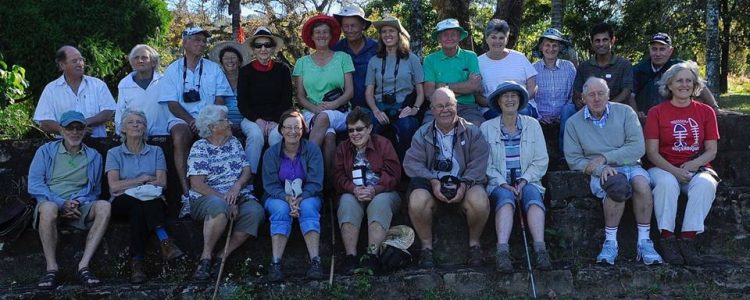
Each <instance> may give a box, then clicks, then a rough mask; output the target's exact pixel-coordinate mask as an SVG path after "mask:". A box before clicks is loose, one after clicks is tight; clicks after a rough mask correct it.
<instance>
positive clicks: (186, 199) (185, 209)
mask: <svg viewBox="0 0 750 300" xmlns="http://www.w3.org/2000/svg"><path fill="white" fill-rule="evenodd" d="M180 199H181V202H182V208H181V209H180V215H179V216H178V218H180V219H183V218H190V196H188V195H182V197H181V198H180Z"/></svg>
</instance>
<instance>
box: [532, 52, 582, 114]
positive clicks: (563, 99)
mask: <svg viewBox="0 0 750 300" xmlns="http://www.w3.org/2000/svg"><path fill="white" fill-rule="evenodd" d="M533 66H534V69H536V72H537V75H536V86H537V89H536V97H535V101H536V105H537V110H538V111H539V116H540V117H542V118H544V117H559V116H560V110H561V109H562V107H563V105H565V103H567V102H569V101H570V100H571V98H572V96H573V94H572V92H573V81H575V78H576V68H575V66H574V65H573V63H571V62H570V61H567V60H564V59H558V60H557V61H556V62H555V67H553V68H548V67H547V66H546V65H545V64H544V60H540V61H537V62H535V63H534V64H533Z"/></svg>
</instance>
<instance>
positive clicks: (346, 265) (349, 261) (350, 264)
mask: <svg viewBox="0 0 750 300" xmlns="http://www.w3.org/2000/svg"><path fill="white" fill-rule="evenodd" d="M358 262H359V260H358V259H357V256H356V255H347V256H346V257H344V261H343V262H341V266H340V268H341V274H344V275H352V274H354V269H356V268H357V263H358Z"/></svg>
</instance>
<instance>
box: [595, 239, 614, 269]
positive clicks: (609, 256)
mask: <svg viewBox="0 0 750 300" xmlns="http://www.w3.org/2000/svg"><path fill="white" fill-rule="evenodd" d="M615 259H617V241H604V245H602V252H600V253H599V255H598V256H597V257H596V262H597V263H608V264H610V265H614V264H615Z"/></svg>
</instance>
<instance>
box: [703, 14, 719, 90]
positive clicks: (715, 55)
mask: <svg viewBox="0 0 750 300" xmlns="http://www.w3.org/2000/svg"><path fill="white" fill-rule="evenodd" d="M720 15H721V13H720V8H719V0H707V1H706V81H707V85H708V88H709V89H710V90H711V92H713V93H714V98H716V99H717V100H718V99H719V95H720V94H721V92H720V89H719V64H720V60H721V57H720V56H721V52H720V51H721V48H720V47H719V17H720Z"/></svg>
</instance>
